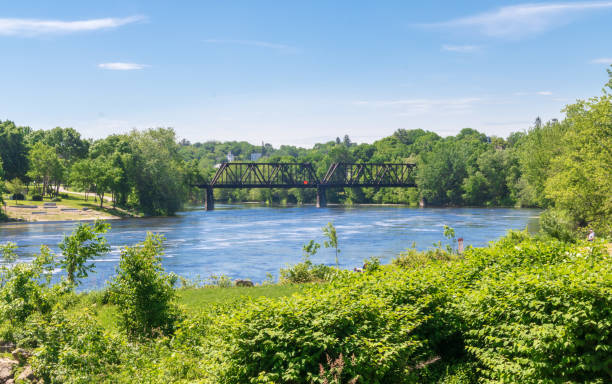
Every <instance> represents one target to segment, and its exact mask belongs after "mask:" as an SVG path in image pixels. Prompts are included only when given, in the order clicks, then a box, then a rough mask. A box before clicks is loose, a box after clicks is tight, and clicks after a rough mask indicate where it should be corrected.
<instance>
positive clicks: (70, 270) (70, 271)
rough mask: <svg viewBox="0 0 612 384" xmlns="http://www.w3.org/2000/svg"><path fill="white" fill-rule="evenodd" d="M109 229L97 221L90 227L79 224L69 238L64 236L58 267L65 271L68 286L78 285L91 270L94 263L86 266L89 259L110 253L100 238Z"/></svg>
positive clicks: (60, 245) (104, 240) (103, 223)
mask: <svg viewBox="0 0 612 384" xmlns="http://www.w3.org/2000/svg"><path fill="white" fill-rule="evenodd" d="M109 229H110V225H109V224H108V223H105V222H104V221H101V220H97V221H96V222H95V223H94V224H92V225H88V224H84V223H81V224H79V225H78V227H77V228H76V229H75V230H74V231H73V232H72V234H70V236H64V239H63V240H62V242H61V243H60V244H59V248H60V249H61V251H62V256H63V257H62V259H61V260H60V263H59V265H60V266H61V267H62V268H64V269H65V270H66V275H67V279H68V283H69V284H70V285H75V286H76V285H79V284H80V282H81V281H80V279H83V278H85V277H87V275H88V273H89V271H91V270H93V268H94V267H95V265H94V263H91V264H87V263H88V262H89V261H90V260H91V259H93V258H95V257H96V256H100V255H102V254H104V253H107V252H109V251H110V246H109V245H108V243H107V242H106V238H104V236H102V234H104V233H106V232H107V231H108V230H109Z"/></svg>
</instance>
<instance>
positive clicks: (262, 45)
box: [204, 39, 299, 53]
mask: <svg viewBox="0 0 612 384" xmlns="http://www.w3.org/2000/svg"><path fill="white" fill-rule="evenodd" d="M204 42H205V43H208V44H234V45H247V46H251V47H260V48H268V49H275V50H278V51H284V52H287V53H298V52H299V49H297V48H295V47H292V46H290V45H285V44H278V43H271V42H268V41H259V40H233V39H206V40H204Z"/></svg>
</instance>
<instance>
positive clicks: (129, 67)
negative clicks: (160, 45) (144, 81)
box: [98, 63, 148, 71]
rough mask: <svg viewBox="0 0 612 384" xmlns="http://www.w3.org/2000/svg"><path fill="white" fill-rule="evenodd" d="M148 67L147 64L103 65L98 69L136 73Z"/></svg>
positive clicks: (99, 65)
mask: <svg viewBox="0 0 612 384" xmlns="http://www.w3.org/2000/svg"><path fill="white" fill-rule="evenodd" d="M146 67H148V65H145V64H136V63H101V64H98V68H102V69H109V70H111V71H134V70H138V69H143V68H146Z"/></svg>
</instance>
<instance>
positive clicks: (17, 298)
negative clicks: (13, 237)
mask: <svg viewBox="0 0 612 384" xmlns="http://www.w3.org/2000/svg"><path fill="white" fill-rule="evenodd" d="M15 249H16V246H15V245H14V244H12V243H7V244H5V245H2V246H0V250H1V251H2V253H3V257H4V262H5V264H3V265H2V267H1V268H0V320H1V321H5V322H8V323H10V324H11V325H13V326H19V325H21V324H23V323H24V322H25V320H26V319H27V318H28V317H29V316H30V315H32V314H33V313H35V312H41V313H45V312H48V311H49V310H50V309H51V307H52V305H53V300H54V295H52V294H50V292H49V290H48V289H46V288H47V286H48V284H49V281H50V276H51V271H52V270H53V267H54V266H55V263H54V261H53V255H52V254H51V252H50V251H49V248H47V247H45V246H42V247H41V253H40V254H39V255H36V256H35V258H34V260H33V261H32V262H31V263H16V260H17V255H16V253H15ZM4 330H5V331H7V330H8V329H7V328H5V329H4ZM5 336H8V335H5Z"/></svg>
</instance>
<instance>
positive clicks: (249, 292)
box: [69, 284, 312, 331]
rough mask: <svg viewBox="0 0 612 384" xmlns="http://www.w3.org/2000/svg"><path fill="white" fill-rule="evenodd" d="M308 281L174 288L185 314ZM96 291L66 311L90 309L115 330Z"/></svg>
mask: <svg viewBox="0 0 612 384" xmlns="http://www.w3.org/2000/svg"><path fill="white" fill-rule="evenodd" d="M311 285H312V284H270V285H259V286H255V287H217V286H206V287H201V288H186V289H178V290H177V294H178V304H179V306H180V307H181V308H182V309H183V310H184V311H185V312H186V313H187V314H188V315H192V314H197V313H198V312H200V311H201V310H202V309H204V308H206V306H207V305H210V304H234V303H236V302H239V301H241V300H250V299H256V298H259V297H267V298H279V297H289V296H292V295H293V294H294V293H300V292H303V291H304V290H305V289H306V288H308V287H309V286H311ZM99 294H100V292H93V293H86V294H83V295H82V296H81V297H80V300H79V301H78V302H77V303H76V304H75V305H74V306H73V307H72V310H71V311H69V312H70V313H72V314H74V315H76V314H81V313H83V312H84V311H87V312H90V313H92V314H93V315H94V316H95V317H96V319H97V320H98V321H99V322H100V325H102V326H103V327H104V328H105V329H107V330H109V331H117V330H118V327H117V322H116V316H117V308H116V307H115V306H114V305H112V304H104V305H100V304H97V303H95V301H96V300H95V298H94V296H96V295H99Z"/></svg>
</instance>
